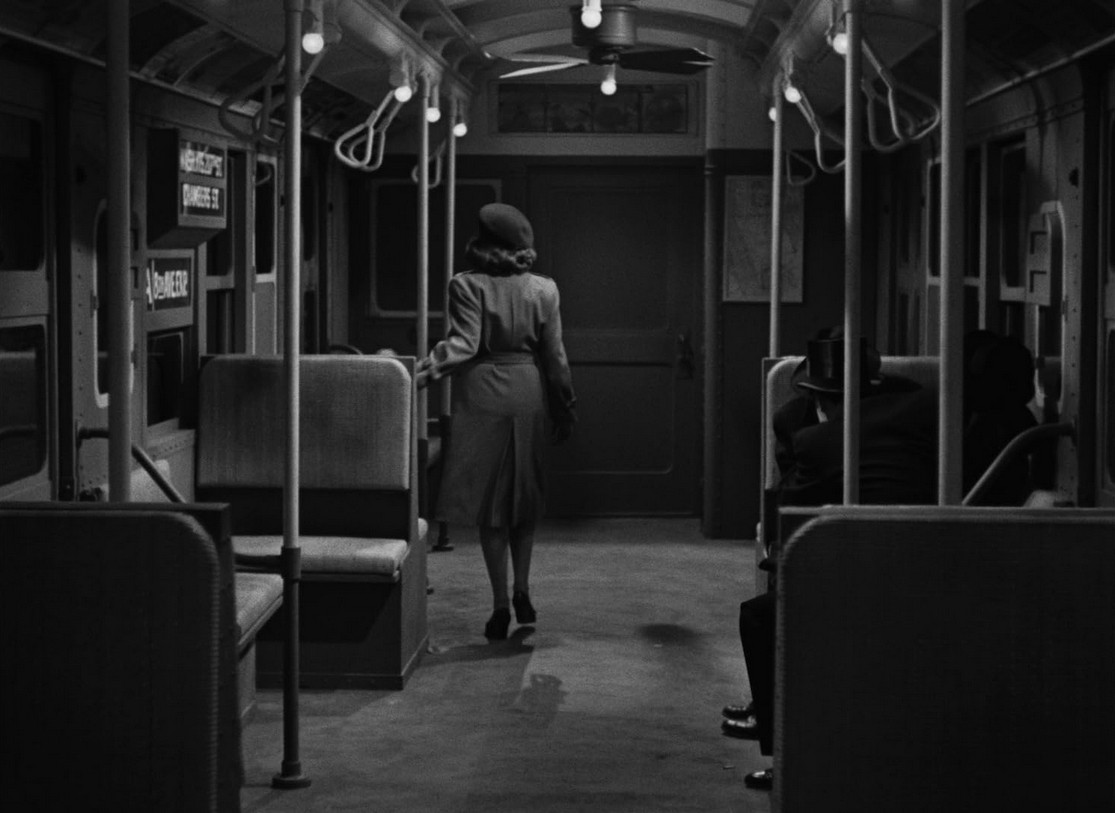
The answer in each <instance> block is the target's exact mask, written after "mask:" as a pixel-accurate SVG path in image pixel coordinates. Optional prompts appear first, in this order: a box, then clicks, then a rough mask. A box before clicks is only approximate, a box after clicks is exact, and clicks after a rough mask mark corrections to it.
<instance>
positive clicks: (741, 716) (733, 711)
mask: <svg viewBox="0 0 1115 813" xmlns="http://www.w3.org/2000/svg"><path fill="white" fill-rule="evenodd" d="M724 716H725V717H727V718H728V719H729V720H746V719H747V718H748V717H754V716H755V704H754V703H748V704H747V705H746V706H725V707H724Z"/></svg>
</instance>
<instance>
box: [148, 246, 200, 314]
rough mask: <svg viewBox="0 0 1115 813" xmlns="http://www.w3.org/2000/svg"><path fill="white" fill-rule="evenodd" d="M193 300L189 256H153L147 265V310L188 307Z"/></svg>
mask: <svg viewBox="0 0 1115 813" xmlns="http://www.w3.org/2000/svg"><path fill="white" fill-rule="evenodd" d="M192 301H193V261H192V259H191V258H190V257H153V258H151V262H150V263H148V265H147V310H149V311H161V310H166V309H167V308H184V307H188V306H189V305H190V303H191V302H192Z"/></svg>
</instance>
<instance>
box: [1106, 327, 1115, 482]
mask: <svg viewBox="0 0 1115 813" xmlns="http://www.w3.org/2000/svg"><path fill="white" fill-rule="evenodd" d="M1106 408H1107V417H1106V419H1105V420H1104V427H1105V429H1104V431H1105V432H1106V434H1107V476H1108V478H1110V479H1111V480H1112V481H1115V330H1110V331H1108V333H1107V404H1106Z"/></svg>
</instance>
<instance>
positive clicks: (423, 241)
mask: <svg viewBox="0 0 1115 813" xmlns="http://www.w3.org/2000/svg"><path fill="white" fill-rule="evenodd" d="M431 84H432V80H431V79H430V76H429V74H425V73H424V74H422V81H421V88H422V90H421V94H422V98H421V109H420V111H419V113H418V304H417V307H416V310H417V313H418V315H417V317H416V320H417V325H416V328H417V330H416V333H417V336H418V340H417V342H418V344H417V347H416V348H415V355H416V356H417V357H418V358H419V359H423V358H425V357H426V354H427V353H428V352H430V348H429V344H430V325H429V322H430V122H429V121H428V120H427V119H426V110H427V108H429V106H430V88H431ZM426 395H427V390H426V389H425V388H423V389H420V390H419V391H418V447H419V449H420V450H423V449H425V448H426V444H427V443H428V440H427V426H426V413H427V410H428V407H427V397H426ZM421 457H422V459H421V461H420V463H421V464H422V465H425V459H426V455H425V453H423V454H422V456H421ZM423 476H424V475H423Z"/></svg>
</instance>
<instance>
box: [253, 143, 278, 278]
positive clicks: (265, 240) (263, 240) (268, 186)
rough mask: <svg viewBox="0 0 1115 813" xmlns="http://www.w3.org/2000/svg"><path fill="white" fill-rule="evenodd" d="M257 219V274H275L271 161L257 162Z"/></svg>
mask: <svg viewBox="0 0 1115 813" xmlns="http://www.w3.org/2000/svg"><path fill="white" fill-rule="evenodd" d="M255 187H256V206H255V212H256V218H255V262H256V269H255V270H256V274H273V273H275V221H276V219H277V214H276V211H275V204H276V202H277V200H278V198H277V196H276V194H275V189H276V186H275V165H274V164H273V163H271V162H270V161H256V181H255Z"/></svg>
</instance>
